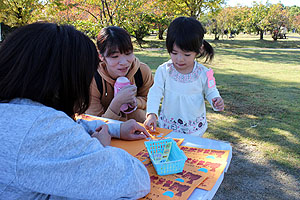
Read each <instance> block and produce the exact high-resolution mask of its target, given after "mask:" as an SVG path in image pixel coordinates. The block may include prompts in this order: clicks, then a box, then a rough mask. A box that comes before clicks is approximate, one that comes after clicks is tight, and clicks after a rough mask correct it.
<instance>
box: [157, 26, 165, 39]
mask: <svg viewBox="0 0 300 200" xmlns="http://www.w3.org/2000/svg"><path fill="white" fill-rule="evenodd" d="M163 34H164V29H163V28H159V29H158V39H160V40H163V39H164V37H163Z"/></svg>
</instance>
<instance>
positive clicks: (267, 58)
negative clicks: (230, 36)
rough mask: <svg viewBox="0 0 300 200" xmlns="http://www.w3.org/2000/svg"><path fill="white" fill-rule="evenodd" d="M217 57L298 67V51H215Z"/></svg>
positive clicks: (299, 56)
mask: <svg viewBox="0 0 300 200" xmlns="http://www.w3.org/2000/svg"><path fill="white" fill-rule="evenodd" d="M216 52H217V54H218V55H223V56H226V55H234V56H236V57H240V58H244V59H247V60H252V61H261V62H269V63H276V64H295V65H299V66H300V49H299V50H265V49H251V50H247V49H241V50H238V51H237V50H236V49H234V50H233V49H216Z"/></svg>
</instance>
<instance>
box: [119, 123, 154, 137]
mask: <svg viewBox="0 0 300 200" xmlns="http://www.w3.org/2000/svg"><path fill="white" fill-rule="evenodd" d="M147 137H150V134H149V133H148V132H147V131H146V129H145V128H144V127H143V126H141V125H139V124H138V123H137V122H136V121H135V120H134V119H130V120H128V121H126V122H123V123H122V124H121V127H120V138H121V139H123V140H140V139H145V138H147Z"/></svg>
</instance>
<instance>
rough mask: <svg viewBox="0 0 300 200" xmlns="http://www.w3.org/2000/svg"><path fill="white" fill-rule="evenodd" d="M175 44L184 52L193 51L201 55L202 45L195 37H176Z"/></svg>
mask: <svg viewBox="0 0 300 200" xmlns="http://www.w3.org/2000/svg"><path fill="white" fill-rule="evenodd" d="M174 44H176V46H178V47H179V48H180V49H181V50H183V51H193V52H196V53H200V48H201V45H202V44H200V41H199V38H197V37H195V36H194V37H193V35H187V36H186V37H176V39H175V41H174Z"/></svg>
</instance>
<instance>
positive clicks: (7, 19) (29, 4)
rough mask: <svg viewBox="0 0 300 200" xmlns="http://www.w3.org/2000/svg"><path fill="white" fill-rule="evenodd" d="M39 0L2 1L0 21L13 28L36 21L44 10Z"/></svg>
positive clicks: (0, 3) (0, 4) (0, 2)
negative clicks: (37, 16)
mask: <svg viewBox="0 0 300 200" xmlns="http://www.w3.org/2000/svg"><path fill="white" fill-rule="evenodd" d="M43 6H44V5H43V4H42V2H40V1H39V0H1V1H0V8H1V13H0V21H1V22H3V23H5V24H6V25H9V26H11V27H19V26H23V25H25V24H28V23H31V22H33V21H35V19H36V18H35V16H36V15H37V14H38V13H39V12H40V10H42V8H43Z"/></svg>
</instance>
